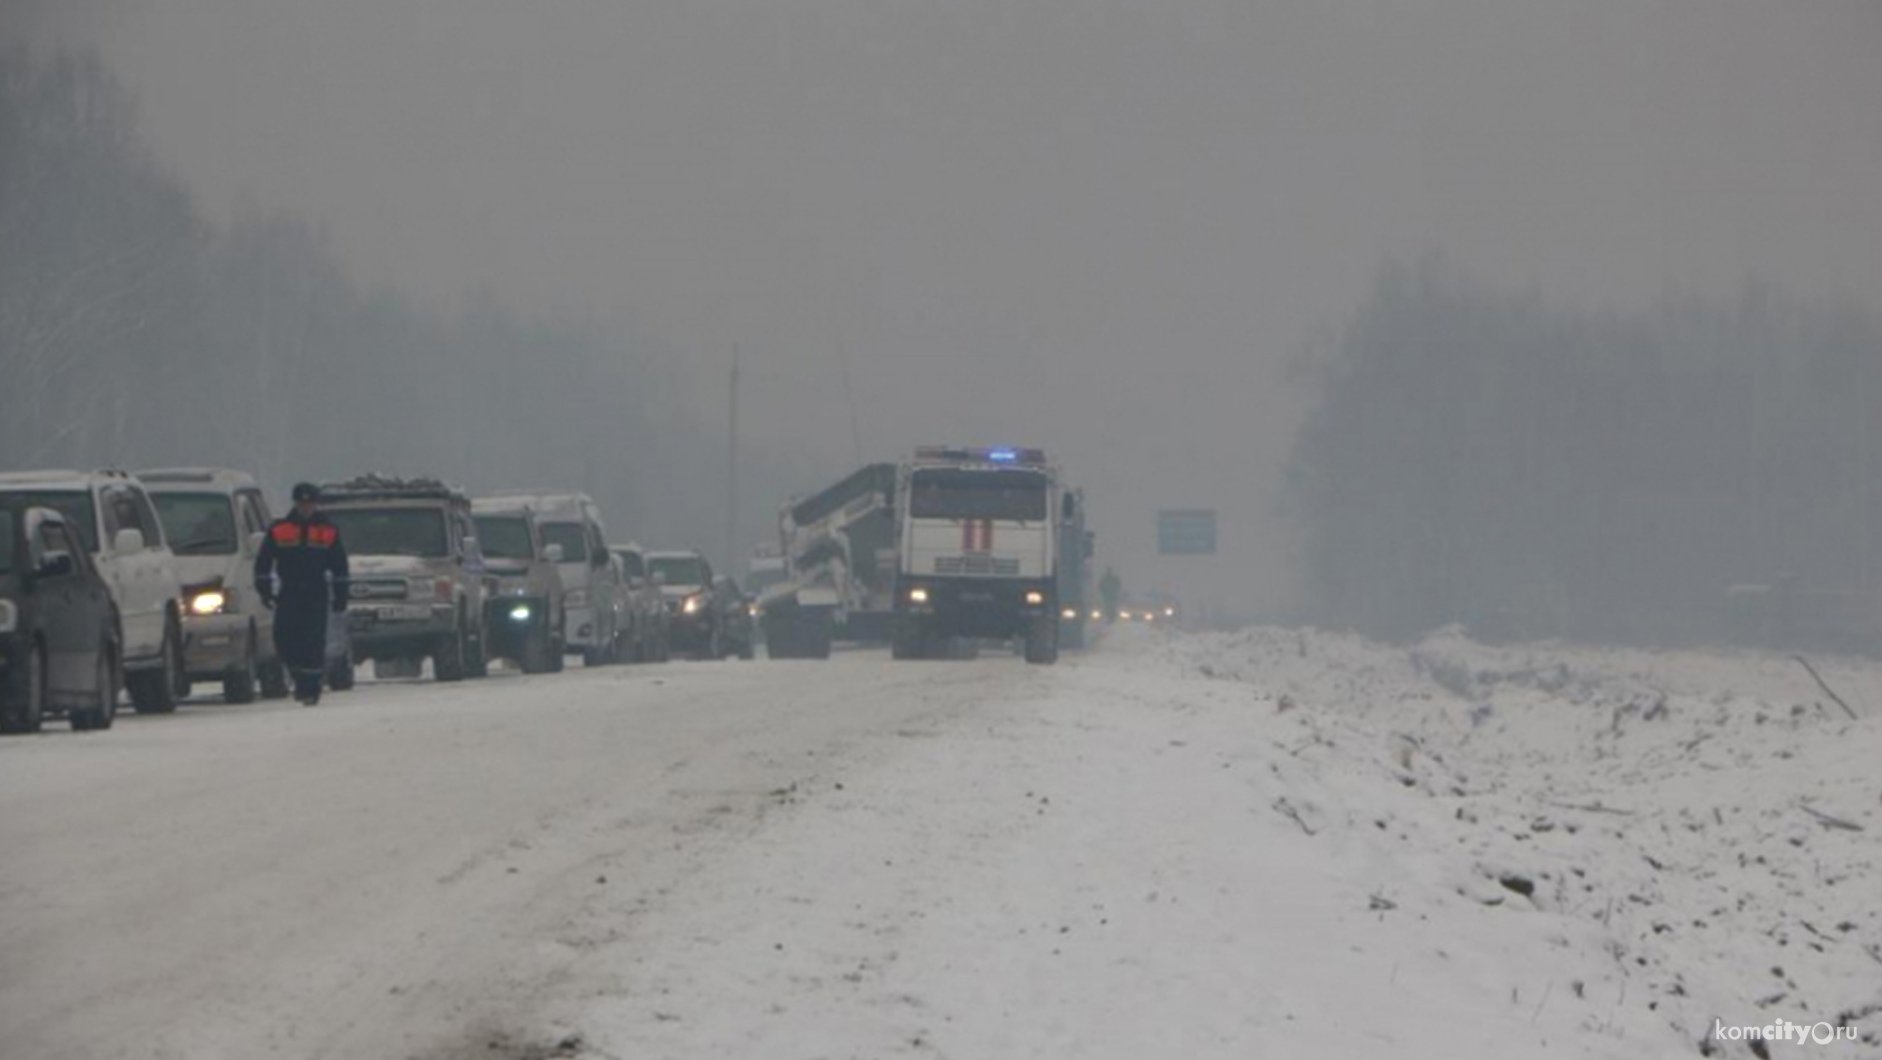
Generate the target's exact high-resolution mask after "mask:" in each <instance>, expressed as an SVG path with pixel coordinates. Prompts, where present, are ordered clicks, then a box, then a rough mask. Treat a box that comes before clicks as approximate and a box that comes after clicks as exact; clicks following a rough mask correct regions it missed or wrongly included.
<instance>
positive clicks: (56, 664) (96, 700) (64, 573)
mask: <svg viewBox="0 0 1882 1060" xmlns="http://www.w3.org/2000/svg"><path fill="white" fill-rule="evenodd" d="M121 644H122V641H121V634H120V632H119V629H118V613H117V609H116V608H115V607H114V606H113V604H112V602H111V590H110V588H108V587H107V586H106V585H105V580H104V578H103V576H101V575H100V574H99V573H98V568H96V567H95V566H93V565H92V561H91V553H90V552H89V551H88V550H87V549H86V548H85V545H84V542H83V541H82V540H81V539H80V537H79V535H78V534H77V533H76V532H75V531H74V529H73V528H72V527H71V526H70V525H68V524H67V523H66V521H65V517H64V516H63V515H60V514H59V513H58V512H56V511H54V510H52V509H50V508H33V507H25V506H13V507H0V732H10V733H16V732H38V731H39V727H40V725H41V724H42V723H43V722H44V720H45V717H46V715H47V714H48V713H49V712H52V711H64V712H65V714H66V716H67V717H68V718H70V719H71V722H72V728H74V729H108V728H110V727H111V721H112V719H113V718H114V717H115V716H116V715H117V705H118V687H119V683H120V679H121V673H120V671H119V661H120V658H121V657H120V655H119V651H120V647H121Z"/></svg>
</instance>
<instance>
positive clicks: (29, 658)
mask: <svg viewBox="0 0 1882 1060" xmlns="http://www.w3.org/2000/svg"><path fill="white" fill-rule="evenodd" d="M20 693H21V694H20V698H19V699H18V701H16V702H15V703H14V704H13V705H12V706H11V707H8V708H7V710H6V713H4V714H0V732H4V733H24V732H38V731H39V729H40V726H41V725H43V724H45V718H46V649H44V648H42V647H40V646H39V645H37V644H35V645H33V646H32V648H31V649H30V650H29V651H27V653H26V687H25V688H22V689H21V690H20ZM81 713H83V712H82V711H76V710H75V711H73V712H72V727H73V728H75V729H79V728H88V727H89V726H84V725H80V724H79V715H80V714H81Z"/></svg>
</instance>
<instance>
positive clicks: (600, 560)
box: [493, 493, 624, 666]
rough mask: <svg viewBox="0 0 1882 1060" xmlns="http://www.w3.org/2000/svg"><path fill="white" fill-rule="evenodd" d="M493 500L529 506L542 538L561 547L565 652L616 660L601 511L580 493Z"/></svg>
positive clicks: (592, 662) (614, 581) (611, 573)
mask: <svg viewBox="0 0 1882 1060" xmlns="http://www.w3.org/2000/svg"><path fill="white" fill-rule="evenodd" d="M493 499H502V500H505V501H508V502H510V503H514V504H527V505H529V506H530V507H531V508H533V509H534V510H535V512H536V521H537V522H538V523H539V524H540V525H541V526H542V537H543V540H544V541H545V542H547V543H548V544H552V545H560V546H562V558H561V561H560V562H559V563H557V564H556V572H557V573H558V574H560V575H561V576H562V593H563V597H562V599H563V611H564V612H565V614H566V618H565V619H564V621H565V622H566V623H567V632H568V648H567V650H568V651H569V652H570V653H575V652H580V653H581V656H582V663H583V664H584V665H586V666H606V665H608V664H610V663H614V662H619V661H620V658H621V635H622V633H623V632H624V631H623V630H621V629H620V628H619V625H618V622H619V619H620V603H619V601H618V599H617V596H618V594H619V593H620V591H621V581H620V574H619V573H618V572H617V571H616V570H615V569H614V564H612V563H610V562H609V558H608V545H607V541H608V536H607V532H606V531H605V530H604V529H603V527H602V522H601V509H600V508H598V507H596V505H595V502H594V501H593V500H592V499H591V498H590V497H589V496H588V495H587V494H585V493H538V494H529V493H500V494H497V495H496V498H493Z"/></svg>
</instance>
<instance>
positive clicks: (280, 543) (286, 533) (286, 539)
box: [268, 523, 301, 548]
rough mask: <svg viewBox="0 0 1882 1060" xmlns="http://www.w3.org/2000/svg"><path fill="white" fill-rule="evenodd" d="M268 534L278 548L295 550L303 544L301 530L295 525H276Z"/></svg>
mask: <svg viewBox="0 0 1882 1060" xmlns="http://www.w3.org/2000/svg"><path fill="white" fill-rule="evenodd" d="M268 533H269V536H271V537H273V538H274V546H275V547H276V548H295V547H298V546H299V545H300V543H301V534H300V528H298V527H296V526H295V525H294V524H293V523H276V524H274V529H272V530H270V531H268Z"/></svg>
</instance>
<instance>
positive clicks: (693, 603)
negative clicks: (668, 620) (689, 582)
mask: <svg viewBox="0 0 1882 1060" xmlns="http://www.w3.org/2000/svg"><path fill="white" fill-rule="evenodd" d="M700 602H701V601H700V599H699V597H697V596H689V597H687V598H686V602H685V603H682V604H681V605H680V612H681V613H682V614H688V615H691V614H695V613H697V612H698V611H699V605H700Z"/></svg>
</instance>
